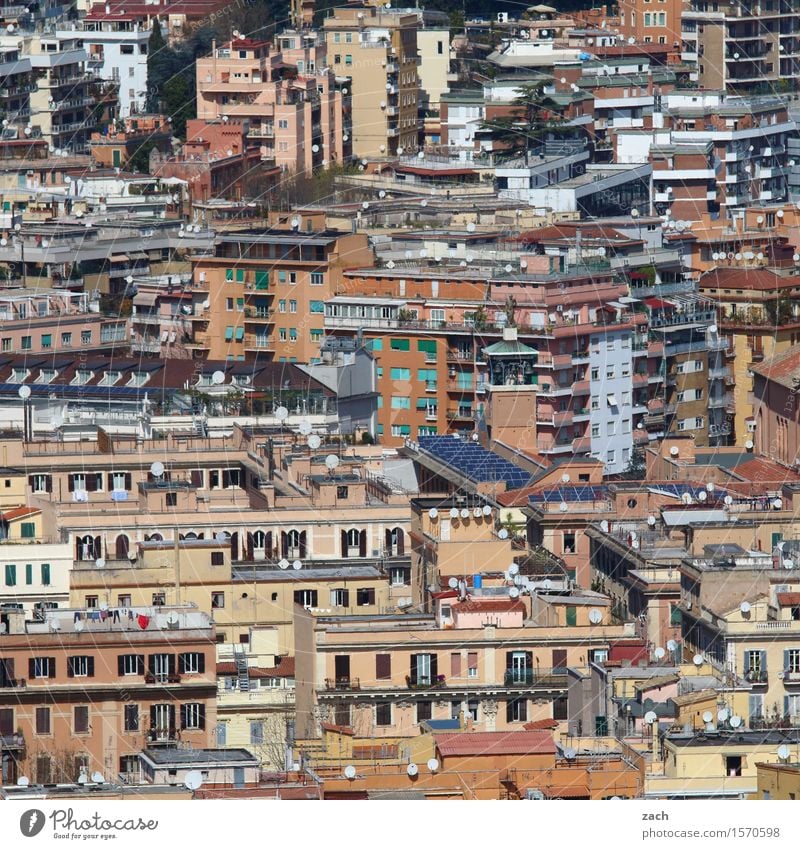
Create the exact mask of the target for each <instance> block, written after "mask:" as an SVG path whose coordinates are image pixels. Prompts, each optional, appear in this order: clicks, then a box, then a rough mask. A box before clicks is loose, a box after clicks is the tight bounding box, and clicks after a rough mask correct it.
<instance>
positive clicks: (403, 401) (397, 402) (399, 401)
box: [392, 395, 411, 410]
mask: <svg viewBox="0 0 800 849" xmlns="http://www.w3.org/2000/svg"><path fill="white" fill-rule="evenodd" d="M392 409H393V410H410V409H411V398H409V397H408V396H407V395H392Z"/></svg>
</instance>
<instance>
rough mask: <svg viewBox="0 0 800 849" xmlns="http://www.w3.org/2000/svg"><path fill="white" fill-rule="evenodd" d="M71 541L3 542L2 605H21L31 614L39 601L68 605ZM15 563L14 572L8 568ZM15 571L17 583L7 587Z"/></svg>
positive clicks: (0, 545) (0, 551) (0, 547)
mask: <svg viewBox="0 0 800 849" xmlns="http://www.w3.org/2000/svg"><path fill="white" fill-rule="evenodd" d="M72 551H73V546H72V545H70V543H68V542H65V543H47V542H45V543H41V542H36V543H34V542H23V543H14V542H8V541H7V540H4V541H2V542H1V543H0V575H2V576H3V586H2V587H0V605H2V604H21V605H22V606H23V607H24V609H25V613H26V614H27V615H32V614H33V611H34V608H35V606H36V605H37V604H47V605H49V604H55V605H57V606H60V607H69V575H70V570H71V569H72V557H73V555H72ZM9 566H13V567H14V569H13V571H11V570H9V569H8V568H7V567H9ZM12 574H13V576H14V579H13V580H14V583H13V585H12V586H8V584H9V580H10V576H11V575H12Z"/></svg>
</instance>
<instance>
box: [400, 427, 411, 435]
mask: <svg viewBox="0 0 800 849" xmlns="http://www.w3.org/2000/svg"><path fill="white" fill-rule="evenodd" d="M410 435H411V425H400V436H410Z"/></svg>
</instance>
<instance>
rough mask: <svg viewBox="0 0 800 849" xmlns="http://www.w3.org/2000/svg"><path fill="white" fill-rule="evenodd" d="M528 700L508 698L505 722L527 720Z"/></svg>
mask: <svg viewBox="0 0 800 849" xmlns="http://www.w3.org/2000/svg"><path fill="white" fill-rule="evenodd" d="M527 721H528V700H527V699H509V700H508V701H507V702H506V722H527Z"/></svg>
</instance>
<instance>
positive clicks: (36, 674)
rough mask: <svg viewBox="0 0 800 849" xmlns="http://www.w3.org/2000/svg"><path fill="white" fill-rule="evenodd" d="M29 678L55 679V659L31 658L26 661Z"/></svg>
mask: <svg viewBox="0 0 800 849" xmlns="http://www.w3.org/2000/svg"><path fill="white" fill-rule="evenodd" d="M28 677H29V678H55V677H56V659H55V658H54V657H32V658H30V660H29V661H28Z"/></svg>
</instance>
